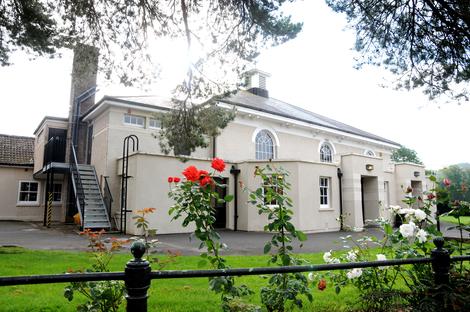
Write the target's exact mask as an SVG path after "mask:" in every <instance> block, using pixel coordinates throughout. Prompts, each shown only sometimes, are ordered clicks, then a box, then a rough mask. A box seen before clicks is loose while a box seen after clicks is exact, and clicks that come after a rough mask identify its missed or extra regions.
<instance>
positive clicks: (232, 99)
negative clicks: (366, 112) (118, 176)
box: [82, 90, 400, 146]
mask: <svg viewBox="0 0 470 312" xmlns="http://www.w3.org/2000/svg"><path fill="white" fill-rule="evenodd" d="M106 100H112V101H117V102H121V103H126V104H132V105H136V106H141V107H148V108H157V109H168V108H170V107H171V103H170V101H168V100H162V98H161V97H158V96H132V97H125V96H105V97H104V98H103V99H101V100H100V101H99V102H98V103H97V104H96V105H94V106H93V107H92V108H91V109H90V110H88V112H86V113H85V114H84V115H83V116H82V118H83V117H84V116H86V115H88V114H89V113H90V112H91V111H92V110H93V109H95V108H96V107H97V106H99V105H100V104H101V103H103V102H104V101H106ZM219 101H220V102H224V103H227V104H232V105H235V106H238V107H244V108H249V109H253V110H256V111H260V112H265V113H269V114H273V115H276V116H281V117H286V118H290V119H293V120H297V121H302V122H306V123H309V124H312V125H317V126H321V127H325V128H328V129H332V130H337V131H340V132H344V133H349V134H353V135H357V136H361V137H364V138H368V139H372V140H376V141H379V142H383V143H387V144H392V145H395V146H400V144H399V143H397V142H394V141H391V140H388V139H385V138H382V137H380V136H378V135H375V134H372V133H369V132H366V131H363V130H361V129H358V128H355V127H352V126H349V125H347V124H344V123H342V122H339V121H336V120H333V119H331V118H328V117H325V116H322V115H319V114H315V113H313V112H310V111H308V110H305V109H303V108H300V107H298V106H295V105H292V104H289V103H286V102H283V101H280V100H277V99H274V98H265V97H262V96H258V95H255V94H253V93H250V92H248V91H244V90H241V91H238V92H237V93H235V94H234V95H231V96H229V97H227V98H226V99H222V100H219Z"/></svg>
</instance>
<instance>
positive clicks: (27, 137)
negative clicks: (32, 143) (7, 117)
mask: <svg viewBox="0 0 470 312" xmlns="http://www.w3.org/2000/svg"><path fill="white" fill-rule="evenodd" d="M0 136H3V137H14V138H23V139H33V140H34V139H35V138H34V137H33V136H26V135H16V134H3V133H0Z"/></svg>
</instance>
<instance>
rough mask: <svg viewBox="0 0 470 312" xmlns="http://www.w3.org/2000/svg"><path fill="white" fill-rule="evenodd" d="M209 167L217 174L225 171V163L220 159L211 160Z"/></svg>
mask: <svg viewBox="0 0 470 312" xmlns="http://www.w3.org/2000/svg"><path fill="white" fill-rule="evenodd" d="M211 167H212V168H214V169H215V170H217V171H219V172H222V171H224V170H225V163H224V161H223V160H222V159H220V158H217V157H216V158H214V159H213V160H212V165H211Z"/></svg>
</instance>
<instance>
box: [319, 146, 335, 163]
mask: <svg viewBox="0 0 470 312" xmlns="http://www.w3.org/2000/svg"><path fill="white" fill-rule="evenodd" d="M320 161H321V162H329V163H330V162H332V161H333V149H332V148H331V145H330V144H328V143H323V144H322V146H321V147H320Z"/></svg>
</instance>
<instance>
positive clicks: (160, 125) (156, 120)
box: [148, 118, 162, 129]
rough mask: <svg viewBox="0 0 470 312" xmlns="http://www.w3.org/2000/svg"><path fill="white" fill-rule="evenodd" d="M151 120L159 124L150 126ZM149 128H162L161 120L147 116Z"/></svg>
mask: <svg viewBox="0 0 470 312" xmlns="http://www.w3.org/2000/svg"><path fill="white" fill-rule="evenodd" d="M152 121H155V123H157V124H159V126H152V125H151V123H152ZM148 127H149V129H161V128H162V121H161V120H160V119H157V118H149V126H148Z"/></svg>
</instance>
